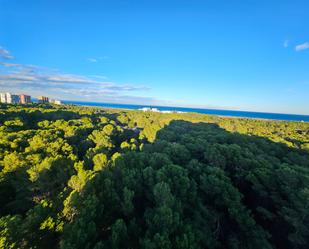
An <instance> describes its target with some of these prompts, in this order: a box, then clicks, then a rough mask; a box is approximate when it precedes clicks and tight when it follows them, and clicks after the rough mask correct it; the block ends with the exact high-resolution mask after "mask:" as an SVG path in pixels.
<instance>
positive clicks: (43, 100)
mask: <svg viewBox="0 0 309 249" xmlns="http://www.w3.org/2000/svg"><path fill="white" fill-rule="evenodd" d="M38 100H39V103H48V102H49V98H48V97H45V96H40V97H39V99H38Z"/></svg>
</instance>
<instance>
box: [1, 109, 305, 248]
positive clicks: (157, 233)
mask: <svg viewBox="0 0 309 249" xmlns="http://www.w3.org/2000/svg"><path fill="white" fill-rule="evenodd" d="M308 247H309V123H304V122H284V121H268V120H256V119H244V118H242V119H240V118H223V117H218V116H210V115H201V114H195V113H181V114H180V113H172V114H162V113H153V112H141V111H129V110H115V109H99V108H90V107H77V106H54V105H43V104H32V105H28V106H19V105H0V248H46V249H47V248H51V249H54V248H61V249H73V248H74V249H75V248H80V249H105V248H106V249H108V248H144V249H156V248H166V249H176V248H180V249H189V248H192V249H196V248H197V249H198V248H201V249H202V248H210V249H212V248H213V249H216V248H233V249H234V248H252V249H255V248H256V249H260V248H284V249H285V248H286V249H292V248H299V249H305V248H308Z"/></svg>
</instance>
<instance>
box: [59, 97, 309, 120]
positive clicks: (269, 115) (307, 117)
mask: <svg viewBox="0 0 309 249" xmlns="http://www.w3.org/2000/svg"><path fill="white" fill-rule="evenodd" d="M62 102H63V103H64V104H72V105H81V106H95V107H106V108H120V109H131V110H138V109H141V108H144V107H147V108H149V107H150V108H156V109H158V110H160V111H176V112H196V113H202V114H211V115H219V116H230V117H242V118H258V119H273V120H286V121H304V122H309V115H296V114H282V113H267V112H247V111H231V110H217V109H200V108H187V107H173V106H149V105H126V104H112V103H99V102H83V101H66V100H64V101H62Z"/></svg>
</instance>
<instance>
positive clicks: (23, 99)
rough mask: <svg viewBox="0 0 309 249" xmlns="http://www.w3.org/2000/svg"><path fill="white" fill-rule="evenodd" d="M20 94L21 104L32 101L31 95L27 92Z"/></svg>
mask: <svg viewBox="0 0 309 249" xmlns="http://www.w3.org/2000/svg"><path fill="white" fill-rule="evenodd" d="M19 96H20V103H21V104H29V103H31V96H29V95H26V94H21V95H19Z"/></svg>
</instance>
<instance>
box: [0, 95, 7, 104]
mask: <svg viewBox="0 0 309 249" xmlns="http://www.w3.org/2000/svg"><path fill="white" fill-rule="evenodd" d="M0 102H1V103H6V93H0Z"/></svg>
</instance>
